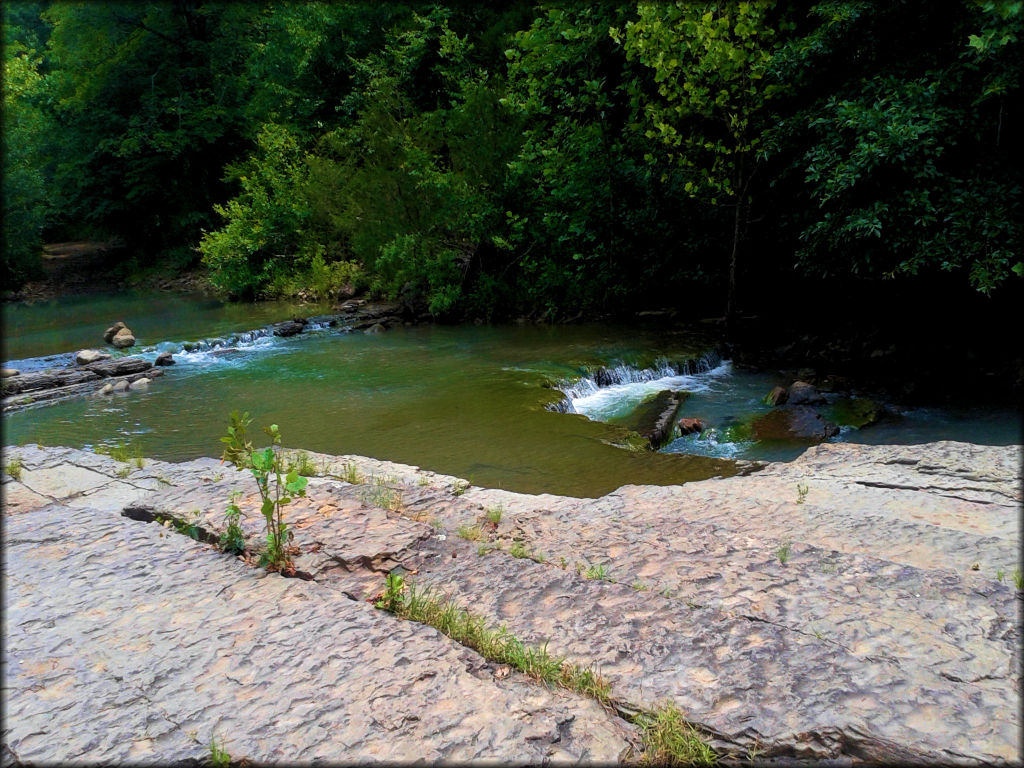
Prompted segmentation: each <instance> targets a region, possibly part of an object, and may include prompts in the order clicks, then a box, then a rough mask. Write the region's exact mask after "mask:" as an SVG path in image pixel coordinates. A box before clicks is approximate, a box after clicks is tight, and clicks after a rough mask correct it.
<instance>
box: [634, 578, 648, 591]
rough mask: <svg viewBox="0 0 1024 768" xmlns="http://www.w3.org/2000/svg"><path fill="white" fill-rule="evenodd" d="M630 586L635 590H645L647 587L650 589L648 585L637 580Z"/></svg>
mask: <svg viewBox="0 0 1024 768" xmlns="http://www.w3.org/2000/svg"><path fill="white" fill-rule="evenodd" d="M632 586H633V589H635V590H636V591H637V592H646V591H647V590H648V589H650V587H648V586H647V585H646V584H644V583H643V582H642V581H639V580H637V581H634V582H633V585H632Z"/></svg>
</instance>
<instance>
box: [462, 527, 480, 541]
mask: <svg viewBox="0 0 1024 768" xmlns="http://www.w3.org/2000/svg"><path fill="white" fill-rule="evenodd" d="M456 533H458V535H459V538H463V539H465V540H466V541H480V540H481V539H482V538H483V537H484V532H483V531H481V530H480V526H479V525H460V526H459V528H458V530H457V531H456Z"/></svg>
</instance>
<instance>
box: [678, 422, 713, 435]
mask: <svg viewBox="0 0 1024 768" xmlns="http://www.w3.org/2000/svg"><path fill="white" fill-rule="evenodd" d="M707 428H708V425H707V422H706V421H704V420H703V419H680V420H679V431H680V432H681V433H682V434H684V435H692V434H695V433H699V432H703V431H704V430H705V429H707Z"/></svg>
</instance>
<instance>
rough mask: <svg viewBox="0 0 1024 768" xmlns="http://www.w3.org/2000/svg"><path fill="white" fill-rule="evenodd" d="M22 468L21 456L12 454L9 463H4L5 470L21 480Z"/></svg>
mask: <svg viewBox="0 0 1024 768" xmlns="http://www.w3.org/2000/svg"><path fill="white" fill-rule="evenodd" d="M21 469H22V467H21V456H11V458H10V460H9V461H8V462H7V464H5V465H4V472H6V473H7V474H8V475H10V476H11V477H13V478H14V479H15V480H21Z"/></svg>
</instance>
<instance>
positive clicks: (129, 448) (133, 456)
mask: <svg viewBox="0 0 1024 768" xmlns="http://www.w3.org/2000/svg"><path fill="white" fill-rule="evenodd" d="M93 452H94V453H97V454H99V455H101V456H109V457H110V458H112V459H113V460H114V461H123V462H124V463H125V464H134V465H135V466H136V467H137V468H138V469H142V468H143V467H144V466H145V465H146V461H145V459H144V458H143V456H142V449H141V448H140V447H139V446H137V445H129V444H127V443H116V444H115V445H102V444H101V445H97V446H96V447H94V448H93Z"/></svg>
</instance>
